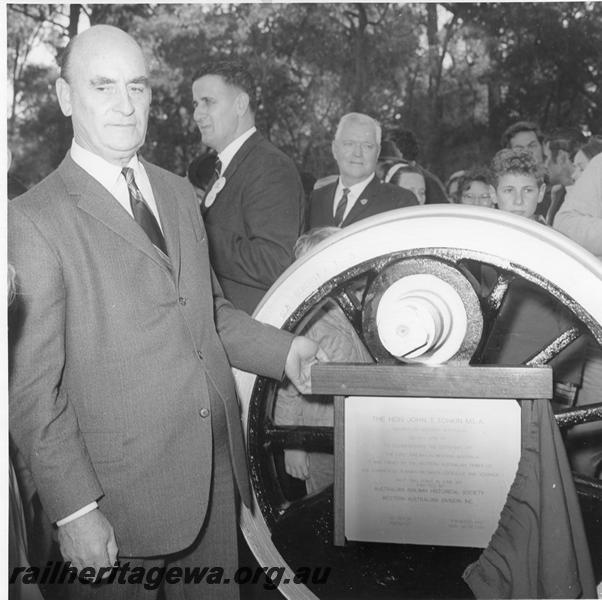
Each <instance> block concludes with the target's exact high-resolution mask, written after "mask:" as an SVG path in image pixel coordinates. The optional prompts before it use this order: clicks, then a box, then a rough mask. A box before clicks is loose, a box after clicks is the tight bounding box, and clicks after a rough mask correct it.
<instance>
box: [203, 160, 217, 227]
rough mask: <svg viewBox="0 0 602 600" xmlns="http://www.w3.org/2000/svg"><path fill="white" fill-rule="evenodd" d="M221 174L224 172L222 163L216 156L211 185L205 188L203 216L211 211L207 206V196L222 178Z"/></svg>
mask: <svg viewBox="0 0 602 600" xmlns="http://www.w3.org/2000/svg"><path fill="white" fill-rule="evenodd" d="M221 172H222V161H221V160H220V159H219V158H217V156H216V157H215V165H214V167H213V175H212V176H211V179H210V180H209V183H208V184H207V187H206V188H205V197H204V198H203V201H202V202H201V214H202V215H203V216H204V215H205V213H206V212H207V210H208V209H209V207H208V206H207V205H206V204H205V200H206V199H207V194H208V193H209V192H210V191H211V188H212V187H213V186H214V184H215V182H216V181H217V180H218V179H219V178H220V174H221Z"/></svg>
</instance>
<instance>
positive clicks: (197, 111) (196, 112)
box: [192, 104, 205, 121]
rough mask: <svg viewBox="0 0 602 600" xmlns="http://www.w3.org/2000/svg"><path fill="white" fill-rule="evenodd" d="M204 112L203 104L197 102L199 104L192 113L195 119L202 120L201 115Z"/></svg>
mask: <svg viewBox="0 0 602 600" xmlns="http://www.w3.org/2000/svg"><path fill="white" fill-rule="evenodd" d="M204 112H205V111H204V110H203V109H202V107H201V105H200V104H197V105H196V106H195V107H194V111H193V113H192V118H193V119H194V120H195V121H199V120H200V118H201V116H202V115H203V114H204Z"/></svg>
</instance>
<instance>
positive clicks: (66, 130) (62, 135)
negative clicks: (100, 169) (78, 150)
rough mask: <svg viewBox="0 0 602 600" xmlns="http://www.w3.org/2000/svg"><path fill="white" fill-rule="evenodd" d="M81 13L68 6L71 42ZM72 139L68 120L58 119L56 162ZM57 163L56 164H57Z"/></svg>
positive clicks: (77, 9)
mask: <svg viewBox="0 0 602 600" xmlns="http://www.w3.org/2000/svg"><path fill="white" fill-rule="evenodd" d="M80 12H81V4H71V5H70V6H69V26H68V27H67V35H68V36H69V41H71V40H72V39H73V38H74V37H75V36H76V35H77V28H78V26H79V15H80ZM72 137H73V129H72V127H71V122H70V121H69V119H60V120H59V126H58V152H57V160H58V162H60V161H61V160H63V156H64V155H65V154H66V152H67V150H68V149H69V147H70V146H71V138H72ZM58 162H57V164H58Z"/></svg>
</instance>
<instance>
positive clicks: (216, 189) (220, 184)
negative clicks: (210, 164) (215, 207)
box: [205, 177, 226, 208]
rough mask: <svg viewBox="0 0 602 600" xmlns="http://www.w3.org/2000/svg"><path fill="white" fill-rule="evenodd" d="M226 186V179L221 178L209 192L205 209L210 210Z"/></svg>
mask: <svg viewBox="0 0 602 600" xmlns="http://www.w3.org/2000/svg"><path fill="white" fill-rule="evenodd" d="M225 185H226V178H225V177H220V178H219V179H218V180H217V181H216V182H215V183H214V184H213V185H212V186H211V189H210V190H209V191H208V192H207V196H205V208H209V207H210V206H211V205H212V204H213V203H214V202H215V199H216V198H217V195H218V194H219V193H220V192H221V191H222V190H223V189H224V186H225Z"/></svg>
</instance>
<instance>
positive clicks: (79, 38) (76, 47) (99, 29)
mask: <svg viewBox="0 0 602 600" xmlns="http://www.w3.org/2000/svg"><path fill="white" fill-rule="evenodd" d="M109 44H110V45H113V44H117V45H124V46H126V47H127V46H130V47H132V49H133V48H136V49H137V50H138V51H139V52H140V53H141V54H142V49H141V48H140V45H139V44H138V42H136V40H135V39H134V38H133V37H132V36H131V35H129V34H128V33H126V32H125V31H123V30H121V29H119V28H118V27H113V26H112V25H94V26H92V27H90V29H86V30H85V31H83V32H82V33H79V34H78V35H76V36H75V37H74V38H72V39H71V40H70V41H69V43H68V44H67V46H65V49H64V50H63V53H62V55H61V60H60V68H61V75H60V76H61V77H62V78H63V79H64V80H65V81H67V82H68V83H70V82H71V75H72V66H73V62H74V61H78V60H85V56H86V55H87V54H88V53H89V52H92V53H94V52H96V51H97V50H102V49H103V48H104V47H106V46H107V45H109Z"/></svg>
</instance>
